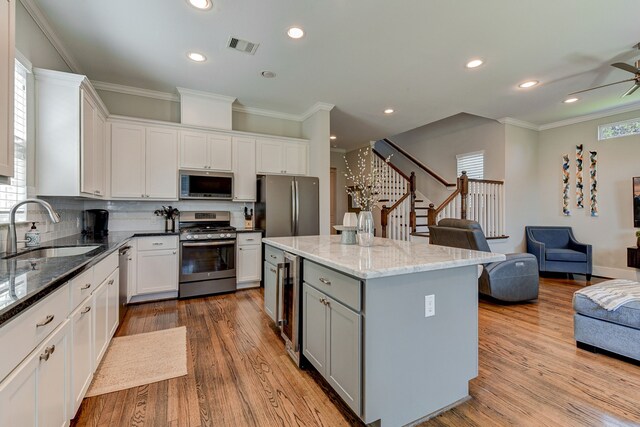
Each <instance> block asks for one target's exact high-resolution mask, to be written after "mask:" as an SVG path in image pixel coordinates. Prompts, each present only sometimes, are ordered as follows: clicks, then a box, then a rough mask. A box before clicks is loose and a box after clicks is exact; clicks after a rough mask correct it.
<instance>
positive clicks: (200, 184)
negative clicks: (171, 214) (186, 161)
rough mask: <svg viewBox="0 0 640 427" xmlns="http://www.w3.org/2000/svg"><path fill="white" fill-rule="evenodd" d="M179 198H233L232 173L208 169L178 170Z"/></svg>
mask: <svg viewBox="0 0 640 427" xmlns="http://www.w3.org/2000/svg"><path fill="white" fill-rule="evenodd" d="M180 198H181V199H202V200H233V174H232V173H224V172H208V171H184V170H183V171H180Z"/></svg>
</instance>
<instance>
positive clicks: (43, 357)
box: [40, 345, 56, 362]
mask: <svg viewBox="0 0 640 427" xmlns="http://www.w3.org/2000/svg"><path fill="white" fill-rule="evenodd" d="M54 351H56V346H55V345H52V346H51V347H47V348H45V349H44V353H42V354H41V355H40V360H44V361H45V362H46V361H47V360H49V357H50V356H51V355H52V354H53V352H54Z"/></svg>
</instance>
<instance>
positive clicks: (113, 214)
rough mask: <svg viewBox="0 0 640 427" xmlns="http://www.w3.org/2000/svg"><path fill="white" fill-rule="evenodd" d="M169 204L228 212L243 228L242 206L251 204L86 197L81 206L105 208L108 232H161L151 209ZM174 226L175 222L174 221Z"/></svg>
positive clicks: (160, 220) (161, 223) (159, 221)
mask: <svg viewBox="0 0 640 427" xmlns="http://www.w3.org/2000/svg"><path fill="white" fill-rule="evenodd" d="M169 205H171V206H173V207H176V208H178V209H179V210H180V211H195V210H206V211H229V212H231V225H232V226H234V227H244V207H245V206H246V207H247V208H248V209H253V207H254V206H253V203H235V202H225V201H206V200H181V201H173V202H162V201H156V202H154V201H130V202H128V201H100V200H88V201H85V202H84V208H83V209H106V210H108V211H109V230H111V231H143V230H145V231H146V230H148V231H163V230H164V219H163V218H162V217H158V216H155V215H154V214H153V212H154V211H155V210H156V209H161V208H162V206H169ZM176 227H177V224H176Z"/></svg>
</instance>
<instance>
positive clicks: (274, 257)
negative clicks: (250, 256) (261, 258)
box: [269, 255, 278, 259]
mask: <svg viewBox="0 0 640 427" xmlns="http://www.w3.org/2000/svg"><path fill="white" fill-rule="evenodd" d="M269 256H270V257H271V258H273V259H278V257H277V256H275V255H269Z"/></svg>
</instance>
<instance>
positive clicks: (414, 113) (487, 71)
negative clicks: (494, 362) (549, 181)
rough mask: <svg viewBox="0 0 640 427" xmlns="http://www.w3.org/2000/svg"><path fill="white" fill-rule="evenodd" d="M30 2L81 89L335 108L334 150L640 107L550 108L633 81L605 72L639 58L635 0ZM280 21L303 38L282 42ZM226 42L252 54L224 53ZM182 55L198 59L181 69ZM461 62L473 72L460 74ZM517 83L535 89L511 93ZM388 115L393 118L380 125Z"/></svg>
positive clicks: (597, 103)
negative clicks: (476, 60)
mask: <svg viewBox="0 0 640 427" xmlns="http://www.w3.org/2000/svg"><path fill="white" fill-rule="evenodd" d="M33 1H34V2H35V3H36V4H37V5H38V7H39V8H40V9H41V11H42V12H43V13H44V15H45V16H46V17H47V20H48V21H49V23H50V24H51V26H52V27H53V29H54V30H55V33H56V34H57V35H58V36H59V38H60V39H61V41H62V43H63V44H64V45H65V46H66V48H67V50H68V51H69V52H71V55H72V56H73V58H74V59H75V61H76V62H77V63H78V64H79V66H80V70H79V71H81V72H83V73H85V74H86V75H88V76H89V78H91V79H93V80H99V81H103V82H110V83H117V84H123V85H128V86H135V87H140V88H144V89H151V90H158V91H165V92H175V87H176V86H181V87H187V88H192V89H197V90H204V91H210V92H214V93H218V94H222V95H228V96H233V97H237V98H238V101H239V102H240V103H241V104H243V105H245V106H248V107H255V108H261V109H268V110H275V111H279V112H284V113H291V114H301V113H303V112H304V111H306V110H307V109H309V107H311V106H312V105H314V104H315V103H316V102H318V101H320V102H327V103H331V104H335V106H336V107H335V109H334V110H333V112H332V113H331V131H332V133H334V134H336V135H337V136H338V140H337V141H336V143H337V144H338V145H339V146H340V147H343V148H351V147H355V146H359V145H362V144H363V143H365V142H367V141H369V140H373V139H379V138H383V137H385V136H390V135H394V134H397V133H400V132H403V131H406V130H409V129H412V128H415V127H418V126H421V125H424V124H427V123H431V122H434V121H436V120H439V119H442V118H445V117H448V116H451V115H454V114H457V113H459V112H466V113H471V114H476V115H479V116H484V117H488V118H493V119H499V118H502V117H513V118H516V119H520V120H524V121H527V122H531V123H534V124H537V125H540V124H546V123H550V122H556V121H559V120H564V119H569V118H573V117H576V116H580V115H584V114H588V113H594V112H598V111H602V110H606V109H610V108H614V107H621V106H624V105H629V104H632V103H638V102H640V91H638V92H636V94H635V95H633V96H630V97H627V98H624V99H620V95H621V94H622V93H624V91H625V90H626V89H627V88H628V87H629V86H630V84H621V85H620V86H614V87H611V88H605V89H600V90H597V91H593V92H590V93H587V94H582V95H581V96H580V98H581V99H580V101H579V102H577V103H575V104H571V105H565V104H562V102H561V101H562V100H563V99H564V98H565V95H566V94H567V93H569V92H572V91H576V90H580V89H585V88H587V87H591V86H594V85H599V84H605V83H609V82H614V81H617V80H622V79H627V78H630V77H632V75H631V74H628V73H626V72H624V71H620V70H617V69H614V68H612V67H610V66H609V65H608V64H610V63H612V62H616V61H623V62H629V63H631V62H633V61H634V60H635V59H636V58H637V57H640V55H638V54H637V52H636V51H634V49H633V48H632V46H633V45H634V44H636V43H637V42H639V41H640V31H638V18H639V16H640V1H638V0H606V1H604V0H563V1H558V0H517V1H514V0H482V1H477V0H475V1H474V0H467V1H451V0H402V1H389V0H386V1H382V0H321V1H318V0H279V1H265V0H243V1H239V0H213V1H214V7H213V9H212V10H210V11H207V12H201V11H198V10H196V9H194V8H192V7H190V6H189V5H188V4H187V3H186V0H135V1H132V0H108V1H78V0H33ZM291 25H300V26H302V27H303V28H304V29H305V31H306V35H305V37H304V38H303V39H301V40H297V41H294V40H291V39H289V38H288V37H287V36H286V30H287V28H288V27H289V26H291ZM229 36H235V37H239V38H242V39H246V40H249V41H253V42H258V43H260V47H259V48H258V51H257V53H256V54H255V56H250V55H245V54H242V53H240V52H236V51H233V50H231V49H228V48H226V43H227V40H228V38H229ZM190 50H197V51H200V52H202V53H204V54H205V55H206V56H207V57H208V61H207V62H205V63H203V64H196V63H193V62H191V61H189V60H187V59H186V53H187V52H188V51H190ZM472 57H481V58H483V59H484V60H485V62H486V63H485V65H483V66H482V67H480V68H478V69H475V70H467V69H465V67H464V64H465V63H466V62H467V60H468V59H470V58H472ZM262 70H271V71H274V72H275V73H276V74H277V77H276V78H275V79H265V78H262V77H260V76H259V73H260V71H262ZM528 79H535V80H540V81H541V82H542V85H540V86H539V87H536V88H533V89H528V90H522V89H518V88H517V84H518V83H520V82H523V81H525V80H528ZM389 106H390V107H393V108H394V109H395V110H396V113H394V114H393V115H390V116H385V115H384V114H383V113H382V110H383V109H384V108H386V107H389ZM639 106H640V104H639Z"/></svg>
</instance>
